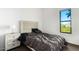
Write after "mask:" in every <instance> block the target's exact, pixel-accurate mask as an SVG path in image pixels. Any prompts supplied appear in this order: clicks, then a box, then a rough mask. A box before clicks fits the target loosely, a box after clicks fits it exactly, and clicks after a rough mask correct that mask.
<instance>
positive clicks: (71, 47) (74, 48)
mask: <svg viewBox="0 0 79 59" xmlns="http://www.w3.org/2000/svg"><path fill="white" fill-rule="evenodd" d="M63 51H79V46H78V45H74V44H68V45H67V47H65V48H64V50H63Z"/></svg>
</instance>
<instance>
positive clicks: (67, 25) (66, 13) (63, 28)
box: [60, 9, 72, 33]
mask: <svg viewBox="0 0 79 59" xmlns="http://www.w3.org/2000/svg"><path fill="white" fill-rule="evenodd" d="M71 30H72V29H71V9H64V10H61V11H60V32H63V33H71Z"/></svg>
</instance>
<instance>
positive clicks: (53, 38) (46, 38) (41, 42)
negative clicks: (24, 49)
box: [24, 33, 66, 51]
mask: <svg viewBox="0 0 79 59" xmlns="http://www.w3.org/2000/svg"><path fill="white" fill-rule="evenodd" d="M65 42H66V41H65V39H64V38H63V37H61V36H59V35H51V34H47V33H42V34H36V33H29V34H28V36H27V37H26V41H25V42H24V44H25V45H26V46H30V47H32V48H33V49H35V50H36V51H60V50H62V49H63V47H64V46H65Z"/></svg>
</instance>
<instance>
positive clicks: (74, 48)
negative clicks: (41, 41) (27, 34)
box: [9, 44, 79, 51]
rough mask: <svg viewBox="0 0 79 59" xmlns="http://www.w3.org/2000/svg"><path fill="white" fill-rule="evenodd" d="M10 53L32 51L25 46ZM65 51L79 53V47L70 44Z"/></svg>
mask: <svg viewBox="0 0 79 59" xmlns="http://www.w3.org/2000/svg"><path fill="white" fill-rule="evenodd" d="M9 51H31V50H30V49H28V48H27V47H25V46H19V47H17V48H14V49H11V50H9ZM63 51H79V46H77V45H73V44H68V45H67V47H65V48H64V49H63Z"/></svg>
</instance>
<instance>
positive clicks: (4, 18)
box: [0, 8, 42, 50]
mask: <svg viewBox="0 0 79 59" xmlns="http://www.w3.org/2000/svg"><path fill="white" fill-rule="evenodd" d="M20 20H28V21H38V22H39V28H40V29H42V26H41V23H42V22H41V20H42V9H40V8H39V9H38V8H0V50H3V49H4V36H5V34H6V33H12V32H19V26H18V21H20ZM14 28H15V29H14Z"/></svg>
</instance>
